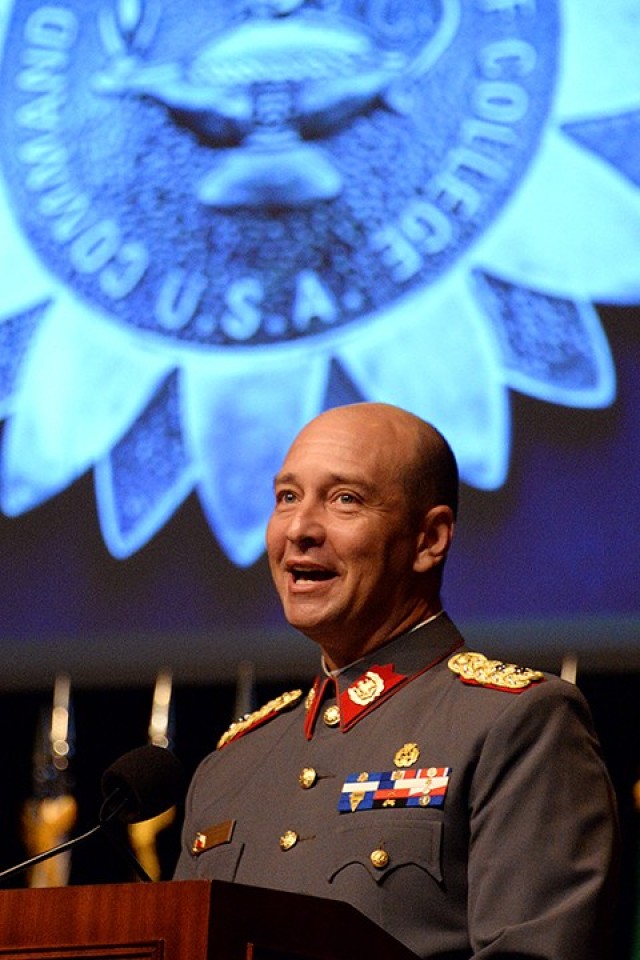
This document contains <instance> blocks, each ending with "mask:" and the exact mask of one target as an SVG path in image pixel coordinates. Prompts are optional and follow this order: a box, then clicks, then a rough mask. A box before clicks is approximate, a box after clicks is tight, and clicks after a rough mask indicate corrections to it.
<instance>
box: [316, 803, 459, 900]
mask: <svg viewBox="0 0 640 960" xmlns="http://www.w3.org/2000/svg"><path fill="white" fill-rule="evenodd" d="M356 817H357V820H358V822H355V823H354V822H350V823H346V824H345V825H344V826H340V827H339V828H338V830H337V831H336V833H335V835H334V837H335V843H334V844H333V845H332V849H331V852H330V862H329V864H328V875H327V879H328V880H329V882H330V883H334V882H336V881H339V880H342V879H344V875H345V874H346V873H347V872H348V871H349V870H350V868H351V867H354V866H357V867H359V868H361V867H364V868H365V869H366V871H367V872H368V873H369V875H370V876H371V878H372V879H373V880H374V881H375V882H376V883H378V884H380V883H383V881H384V880H385V879H386V878H387V877H388V876H389V874H391V873H393V872H395V871H397V870H401V869H402V868H404V867H408V866H411V867H414V868H415V867H418V868H419V869H421V870H423V871H425V873H428V874H429V876H431V877H432V878H433V879H434V880H436V881H437V882H438V883H439V884H440V883H442V835H443V824H442V822H441V821H439V820H428V821H426V822H425V821H424V820H423V821H422V822H420V821H418V820H417V819H416V818H413V817H411V818H410V819H405V818H403V819H398V818H396V817H394V816H393V815H391V814H388V813H386V812H385V813H383V814H381V815H380V816H377V814H376V813H375V812H371V813H369V812H367V813H363V814H361V815H360V816H359V817H358V815H357V814H356V815H354V820H355V819H356Z"/></svg>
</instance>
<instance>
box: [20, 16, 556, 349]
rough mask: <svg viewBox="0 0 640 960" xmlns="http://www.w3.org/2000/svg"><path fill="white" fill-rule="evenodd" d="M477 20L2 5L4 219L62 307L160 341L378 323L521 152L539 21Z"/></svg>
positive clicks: (534, 108)
mask: <svg viewBox="0 0 640 960" xmlns="http://www.w3.org/2000/svg"><path fill="white" fill-rule="evenodd" d="M507 6H509V5H507ZM498 7H500V8H504V7H505V4H496V3H495V2H489V0H484V2H476V3H474V4H464V5H463V4H462V3H461V2H460V0H429V2H425V0H419V2H416V0H383V2H381V0H369V2H361V0H342V2H339V3H338V2H335V0H331V2H317V0H306V2H303V0H284V2H283V0H257V2H255V3H251V2H249V3H247V2H245V0H241V2H239V0H236V2H231V3H229V2H224V3H223V2H221V0H219V2H213V3H212V2H211V0H194V2H191V3H189V5H188V7H187V5H186V4H183V3H165V4H160V3H158V2H154V0H140V2H138V3H122V2H120V3H118V2H117V0H100V2H99V3H98V2H96V3H87V2H83V3H80V2H76V3H75V4H74V3H72V4H64V5H56V4H47V5H46V6H43V5H42V4H38V3H34V2H21V3H18V4H17V5H16V8H15V12H14V15H13V18H12V21H11V25H10V28H9V35H8V42H7V53H6V70H7V72H8V74H9V75H11V76H13V77H14V78H15V80H16V82H15V83H13V84H5V94H4V95H5V96H8V97H9V100H10V105H8V109H7V116H8V118H9V125H8V129H7V130H6V136H7V141H5V143H6V144H7V154H6V156H7V158H8V162H5V174H6V176H7V178H8V180H9V182H10V184H11V190H12V195H13V196H14V198H15V203H16V207H17V213H18V217H19V219H20V221H21V222H22V224H23V225H24V228H25V230H26V232H27V234H28V236H29V239H30V240H31V242H32V244H33V245H34V246H35V247H36V249H37V250H38V251H39V254H40V256H41V257H42V258H43V260H44V261H45V262H46V263H47V265H48V266H49V268H50V269H52V270H54V271H55V272H56V273H57V274H58V275H59V276H60V277H62V278H63V279H64V281H65V282H66V283H68V284H70V285H71V286H72V287H73V288H74V289H75V290H77V291H78V292H79V293H81V295H82V296H83V297H85V298H86V299H87V300H88V301H90V302H91V303H93V304H94V305H95V306H98V307H100V308H101V309H102V310H105V311H106V312H107V313H108V314H109V315H110V316H112V317H114V318H118V319H119V320H120V321H122V322H123V323H126V324H127V325H130V326H132V327H134V328H136V329H139V330H141V331H142V330H144V331H148V332H151V333H154V334H157V335H159V336H162V337H165V338H171V339H175V340H178V341H182V342H186V343H192V344H198V345H200V346H204V347H216V346H225V345H230V344H233V345H239V344H242V345H257V344H269V343H274V342H278V341H282V340H296V339H299V338H301V337H306V336H307V335H309V334H318V333H321V332H323V331H326V330H327V329H336V328H339V327H341V326H343V325H344V324H348V323H349V322H350V321H352V320H354V319H356V318H361V317H363V316H366V315H368V314H370V313H372V312H375V311H379V310H380V309H383V308H385V306H387V305H388V304H389V303H391V302H393V301H394V300H396V299H397V298H398V297H399V296H401V295H403V294H404V293H406V292H407V291H410V290H412V289H415V288H416V287H419V286H422V285H425V284H429V283H431V282H432V281H433V280H434V279H435V278H436V277H438V276H439V275H440V274H442V272H443V271H445V270H446V269H447V268H449V267H450V266H451V265H452V263H453V262H454V261H455V260H456V258H458V257H459V256H460V254H461V253H462V252H463V251H465V250H466V249H467V248H468V247H469V245H470V244H472V243H473V242H474V240H475V239H476V238H477V237H478V235H479V233H480V232H481V231H482V230H483V229H484V228H485V227H486V226H487V224H488V223H490V222H491V220H492V218H493V217H494V216H495V214H496V213H497V211H499V210H500V208H501V207H502V205H503V204H504V203H505V201H506V200H507V198H508V197H509V195H510V193H511V192H512V190H513V188H514V185H515V184H516V183H517V182H518V181H519V179H520V178H521V177H522V175H523V173H524V172H525V170H526V169H527V166H528V164H529V162H530V160H531V157H532V156H533V154H534V152H535V147H536V144H537V142H538V139H539V137H540V132H541V129H542V127H543V124H544V121H545V119H546V117H547V114H548V110H549V105H550V102H551V96H552V92H553V87H554V75H555V69H556V50H557V40H558V37H557V19H556V14H555V4H553V3H545V4H539V5H538V9H537V10H535V11H534V9H533V7H532V9H531V13H530V14H529V15H528V16H516V15H515V14H514V13H513V12H511V13H509V14H508V15H506V14H505V13H504V12H503V13H502V14H501V15H498V14H497V13H496V10H497V9H498ZM516 7H517V5H516V4H513V8H514V10H515V9H516ZM194 38H195V42H194ZM461 63H464V64H466V65H467V66H466V68H465V69H463V70H461V69H460V64H461Z"/></svg>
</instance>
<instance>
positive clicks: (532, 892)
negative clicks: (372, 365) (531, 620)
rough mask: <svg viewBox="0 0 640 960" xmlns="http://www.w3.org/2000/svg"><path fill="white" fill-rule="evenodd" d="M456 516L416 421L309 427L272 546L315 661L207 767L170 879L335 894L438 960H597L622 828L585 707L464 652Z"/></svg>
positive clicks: (557, 687)
mask: <svg viewBox="0 0 640 960" xmlns="http://www.w3.org/2000/svg"><path fill="white" fill-rule="evenodd" d="M456 507H457V468H456V464H455V460H454V457H453V454H452V453H451V450H450V449H449V447H448V445H447V443H446V441H445V440H444V439H443V437H442V436H441V435H440V434H439V433H438V432H437V431H436V430H434V429H433V428H432V427H431V426H429V425H428V424H426V423H424V422H423V421H422V420H420V419H418V418H417V417H414V416H413V415H411V414H408V413H407V412H406V411H403V410H400V409H398V408H395V407H391V406H388V405H385V404H354V405H351V406H346V407H340V408H336V409H333V410H329V411H327V412H325V413H323V414H321V415H320V416H319V417H317V418H316V419H315V420H313V421H312V422H311V423H310V424H308V425H307V426H306V427H305V428H304V429H303V430H302V431H301V433H300V434H299V435H298V437H297V438H296V440H295V441H294V443H293V445H292V447H291V449H290V450H289V453H288V454H287V457H286V458H285V461H284V464H283V466H282V470H281V472H280V473H279V475H278V476H277V477H276V480H275V507H274V511H273V514H272V517H271V519H270V522H269V527H268V532H267V549H268V554H269V562H270V566H271V572H272V576H273V579H274V582H275V586H276V589H277V591H278V593H279V595H280V598H281V601H282V605H283V608H284V613H285V616H286V618H287V620H288V621H289V622H290V623H291V624H292V625H293V626H294V627H296V628H297V629H298V630H300V631H301V632H302V633H304V634H306V636H308V637H309V638H310V639H311V640H313V641H315V642H316V643H318V645H319V647H320V649H321V654H322V657H321V667H322V669H321V672H320V674H319V676H318V678H317V679H316V681H315V683H314V684H313V686H312V688H311V690H310V692H309V693H308V694H307V695H306V696H303V694H302V692H301V691H293V692H291V693H288V694H285V695H284V696H282V697H279V698H277V699H276V700H274V701H272V702H271V703H269V704H267V705H266V706H265V707H263V708H261V709H260V710H258V711H257V712H256V713H255V714H252V715H251V716H249V717H247V718H244V719H243V720H240V721H239V722H237V723H235V724H233V725H232V727H231V728H230V730H229V731H228V732H227V733H226V734H225V735H224V736H223V737H222V739H221V741H220V744H219V748H218V750H217V751H216V752H215V753H214V754H213V755H212V756H210V757H208V758H207V759H205V760H204V762H203V763H202V764H201V766H200V768H199V769H198V771H197V773H196V775H195V777H194V780H193V783H192V785H191V788H190V792H189V797H188V802H187V809H186V818H185V825H184V833H183V851H182V854H181V857H180V861H179V864H178V867H177V871H176V877H177V878H193V877H207V878H211V879H222V880H229V881H238V882H241V883H248V884H253V885H258V886H264V887H271V888H276V889H280V890H290V891H297V892H300V893H309V894H315V895H319V896H323V897H327V898H334V899H339V900H345V901H348V902H350V903H352V904H353V905H354V906H355V907H356V908H357V909H359V910H360V911H362V913H364V914H366V915H367V916H369V917H370V918H371V919H372V920H373V921H375V922H376V923H377V924H379V925H380V926H382V927H384V928H385V929H386V930H387V931H388V932H390V933H391V934H392V935H393V936H394V937H396V938H397V939H398V940H399V941H401V942H403V943H404V944H405V945H406V946H407V947H409V949H410V950H412V951H413V952H414V953H415V954H416V955H417V956H419V957H423V958H431V960H436V958H439V960H445V958H446V960H463V958H464V960H471V958H473V960H476V958H477V960H481V958H482V960H490V958H491V960H498V958H501V960H506V958H510V960H515V958H525V957H530V958H536V960H603V958H604V957H605V956H606V955H607V943H608V939H609V933H610V910H611V879H612V873H613V864H614V861H615V838H616V828H615V812H614V804H613V798H612V790H611V786H610V783H609V780H608V777H607V774H606V771H605V768H604V765H603V762H602V759H601V756H600V751H599V747H598V743H597V741H596V737H595V735H594V732H593V729H592V725H591V720H590V716H589V711H588V708H587V706H586V703H585V701H584V699H583V697H582V695H581V694H580V693H579V691H578V690H577V689H576V688H575V687H574V686H572V685H570V684H568V683H565V682H564V681H562V680H560V679H558V678H557V677H553V676H551V675H547V674H542V673H539V672H537V671H535V670H529V669H523V668H520V667H516V666H514V665H511V664H505V663H500V662H497V661H493V660H487V659H486V658H485V657H484V656H482V655H481V654H479V653H473V652H471V651H468V650H466V648H465V647H464V641H463V638H462V637H461V636H460V634H459V633H458V631H457V629H456V628H455V626H454V625H453V623H452V622H451V620H450V619H449V618H448V617H447V615H446V613H445V612H444V611H443V609H442V606H441V601H440V586H441V580H442V570H443V566H444V562H445V559H446V555H447V551H448V549H449V546H450V543H451V539H452V535H453V528H454V520H455V514H456Z"/></svg>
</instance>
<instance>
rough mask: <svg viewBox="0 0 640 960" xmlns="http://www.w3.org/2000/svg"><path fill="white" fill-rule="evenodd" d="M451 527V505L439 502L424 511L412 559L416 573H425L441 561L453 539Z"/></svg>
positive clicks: (452, 522) (452, 525)
mask: <svg viewBox="0 0 640 960" xmlns="http://www.w3.org/2000/svg"><path fill="white" fill-rule="evenodd" d="M453 529H454V519H453V511H452V509H451V507H447V506H445V505H444V504H441V505H439V506H437V507H432V508H431V510H428V511H427V513H425V515H424V517H423V518H422V523H421V524H420V531H419V533H418V539H417V544H416V556H415V559H414V561H413V569H414V570H415V572H416V573H426V572H427V571H428V570H431V569H432V568H433V567H436V566H437V565H438V564H439V563H442V562H443V560H444V558H445V557H446V555H447V552H448V550H449V547H450V545H451V540H452V539H453Z"/></svg>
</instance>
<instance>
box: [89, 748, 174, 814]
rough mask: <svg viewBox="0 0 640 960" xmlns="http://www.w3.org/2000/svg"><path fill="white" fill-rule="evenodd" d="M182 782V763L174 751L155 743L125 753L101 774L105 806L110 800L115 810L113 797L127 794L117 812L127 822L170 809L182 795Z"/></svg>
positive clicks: (122, 796)
mask: <svg viewBox="0 0 640 960" xmlns="http://www.w3.org/2000/svg"><path fill="white" fill-rule="evenodd" d="M183 784H184V774H183V770H182V765H181V763H180V761H179V760H178V758H177V757H176V756H175V754H173V753H171V751H170V750H167V749H166V748H165V747H156V746H153V745H152V744H147V745H146V746H144V747H136V749H135V750H130V751H129V752H128V753H125V754H123V756H121V757H119V759H118V760H116V761H115V763H112V764H111V766H110V767H109V768H108V769H107V770H105V772H104V773H103V775H102V793H103V795H104V796H105V797H106V801H105V806H106V807H109V805H110V804H111V805H112V810H115V807H113V803H114V798H115V801H116V802H122V800H123V799H124V798H126V802H124V804H123V806H122V809H121V810H119V811H118V812H117V813H116V814H115V815H116V816H117V817H118V819H119V820H123V821H124V822H125V823H137V822H138V821H139V820H149V819H151V817H155V816H157V814H159V813H163V812H164V811H165V810H168V809H169V807H172V806H173V805H174V804H175V803H176V802H177V800H178V799H179V798H180V796H181V793H182V790H183ZM116 791H117V793H116ZM118 798H119V799H118ZM103 813H105V811H104V810H103ZM106 815H107V816H109V813H108V811H106Z"/></svg>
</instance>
